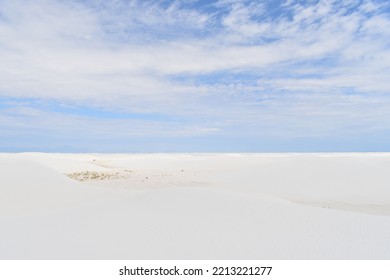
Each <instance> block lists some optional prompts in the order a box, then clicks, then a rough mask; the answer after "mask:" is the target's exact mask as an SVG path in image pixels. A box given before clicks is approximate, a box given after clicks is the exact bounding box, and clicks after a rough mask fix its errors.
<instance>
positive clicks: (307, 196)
mask: <svg viewBox="0 0 390 280" xmlns="http://www.w3.org/2000/svg"><path fill="white" fill-rule="evenodd" d="M0 180H1V181H0V259H390V154H387V153H365V154H359V153H348V154H342V153H340V154H44V153H21V154H0Z"/></svg>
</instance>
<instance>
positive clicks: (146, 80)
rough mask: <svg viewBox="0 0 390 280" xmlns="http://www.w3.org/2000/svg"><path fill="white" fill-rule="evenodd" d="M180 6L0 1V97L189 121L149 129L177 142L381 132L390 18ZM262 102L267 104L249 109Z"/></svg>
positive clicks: (249, 5) (313, 7) (350, 8)
mask: <svg viewBox="0 0 390 280" xmlns="http://www.w3.org/2000/svg"><path fill="white" fill-rule="evenodd" d="M187 3H188V2H186V1H171V2H168V4H166V5H165V6H164V5H163V4H161V3H158V2H149V1H92V2H88V1H85V2H84V3H83V2H78V1H66V2H63V1H54V0H38V1H20V0H15V1H5V0H0V64H1V67H0V97H8V98H9V97H12V98H35V99H43V100H57V101H61V102H65V103H66V102H68V103H72V104H76V105H77V104H79V105H81V104H84V105H85V104H87V105H89V106H95V107H97V108H103V109H109V110H112V111H118V112H122V111H127V112H144V113H161V114H170V115H174V116H177V117H178V118H185V120H186V121H187V120H188V122H186V124H185V125H182V124H178V123H176V124H174V125H172V124H166V125H161V123H158V124H156V123H153V124H150V125H152V126H153V127H154V128H156V127H159V126H161V127H164V128H165V131H169V129H173V130H175V131H176V132H175V133H177V134H180V133H182V132H183V131H193V133H195V134H196V133H199V132H202V133H215V132H226V133H230V132H231V131H234V129H235V128H236V127H240V128H241V129H243V130H245V129H247V131H252V132H253V131H254V130H256V128H257V130H259V131H260V130H262V131H263V132H264V131H268V132H269V134H270V135H271V134H272V133H274V132H272V133H271V131H273V130H275V131H278V132H277V133H276V132H275V133H276V134H278V133H285V132H286V130H291V134H294V133H295V134H297V135H301V134H310V135H312V134H316V135H323V133H328V134H329V133H334V132H335V131H342V130H344V131H345V128H346V127H348V126H353V123H354V122H356V121H359V122H360V124H361V126H364V128H356V131H357V132H359V131H367V130H370V129H371V128H372V127H374V128H377V129H388V128H389V125H388V121H386V120H385V118H384V117H383V115H386V114H387V113H385V110H388V109H389V108H388V107H389V106H387V104H389V99H388V98H387V97H386V96H385V95H383V93H386V92H388V91H389V90H390V82H389V74H388V73H390V71H389V65H390V50H389V47H388V46H389V38H390V31H389V30H390V19H389V15H388V12H386V6H384V4H383V3H377V2H376V1H375V2H374V1H364V3H363V4H362V5H360V6H358V1H342V2H340V1H318V3H317V2H316V1H314V2H313V3H311V2H308V4H305V5H303V4H297V3H296V2H295V1H286V2H285V4H284V5H283V6H281V7H279V8H278V9H279V10H275V9H274V10H272V12H271V11H270V10H269V9H268V8H269V7H268V6H267V4H266V3H265V2H264V3H263V2H262V3H260V4H259V2H258V1H218V2H217V3H215V4H214V5H211V6H212V7H214V10H210V11H208V10H207V9H195V8H194V7H196V5H192V6H191V7H190V6H188V5H187ZM211 6H210V7H211ZM215 9H216V10H215ZM281 9H284V10H283V13H282V12H281V11H282V10H281ZM224 75H227V76H231V77H233V78H232V81H231V80H229V79H224V78H223V76H224ZM216 77H217V78H216ZM345 89H348V91H353V92H355V93H357V94H359V95H358V96H359V98H360V99H358V100H356V99H354V98H353V97H351V96H347V97H346V95H345V93H343V91H344V90H345ZM286 93H288V94H290V95H288V94H287V95H286ZM360 94H363V95H367V97H364V98H363V97H362V96H361V95H360ZM262 96H267V97H269V96H271V97H272V98H273V99H269V100H271V101H268V102H265V101H262V102H258V100H259V99H261V97H262ZM264 100H265V99H264ZM324 104H327V105H326V106H324ZM371 104H376V106H378V107H377V108H379V109H380V110H382V111H380V112H381V113H376V111H375V110H378V109H375V108H374V107H372V106H371ZM335 108H336V109H335ZM13 110H14V114H20V118H19V119H23V118H28V117H31V116H27V115H25V114H23V113H22V111H23V110H25V113H27V112H28V113H29V114H32V113H34V110H32V111H31V110H27V108H22V109H20V110H19V111H18V110H16V108H14V109H13ZM335 110H336V111H335ZM370 110H373V111H372V112H371V111H370ZM374 111H375V112H374ZM363 112H365V113H364V114H363ZM39 114H43V115H44V114H45V113H42V112H41V113H39ZM52 114H54V113H52ZM381 114H382V116H381ZM43 115H42V116H43ZM308 116H312V117H314V119H313V120H307V119H306V118H307V117H308ZM386 116H387V115H386ZM46 117H48V116H46V115H45V116H44V117H42V118H36V119H35V123H36V124H38V123H40V122H42V123H45V122H44V118H46ZM2 118H3V121H2V125H3V126H5V125H6V123H13V124H16V123H17V120H18V118H16V117H15V116H13V117H12V116H11V115H10V113H9V112H3V115H2ZM10 118H11V119H10ZM15 118H16V119H15ZM55 118H56V120H60V119H63V120H64V121H66V122H67V123H68V125H69V127H73V126H74V125H75V123H77V122H80V125H78V126H79V127H88V126H89V127H93V126H102V127H104V126H107V127H111V128H112V129H113V130H116V129H117V130H120V129H125V127H131V129H130V130H131V131H138V130H137V129H136V127H140V131H142V133H146V134H147V131H150V130H148V129H141V128H142V126H146V127H149V124H147V125H146V124H145V123H144V122H141V121H136V123H131V124H129V123H126V124H123V127H118V126H115V125H113V122H112V121H107V122H104V121H103V122H102V121H101V120H98V121H97V120H96V122H98V123H99V124H98V123H94V122H95V120H88V121H86V120H79V119H77V120H75V119H74V118H73V116H68V117H66V116H64V115H56V117H55ZM91 118H93V117H92V116H91ZM191 119H192V123H191ZM388 119H389V118H388ZM92 123H94V124H92ZM318 123H324V126H323V127H322V128H319V127H318ZM378 123H380V124H381V125H375V124H378ZM63 126H64V127H66V125H65V124H63ZM119 126H120V125H119ZM46 127H50V124H47V126H46ZM169 127H171V128H169ZM286 127H287V128H286ZM370 127H371V128H370ZM290 128H291V129H290ZM310 129H311V130H312V131H311V132H310ZM127 130H129V129H127ZM314 130H315V131H316V132H315V133H314V132H313V131H314ZM140 133H141V132H140ZM185 133H187V132H185ZM248 133H249V132H248ZM173 134H174V133H173Z"/></svg>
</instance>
